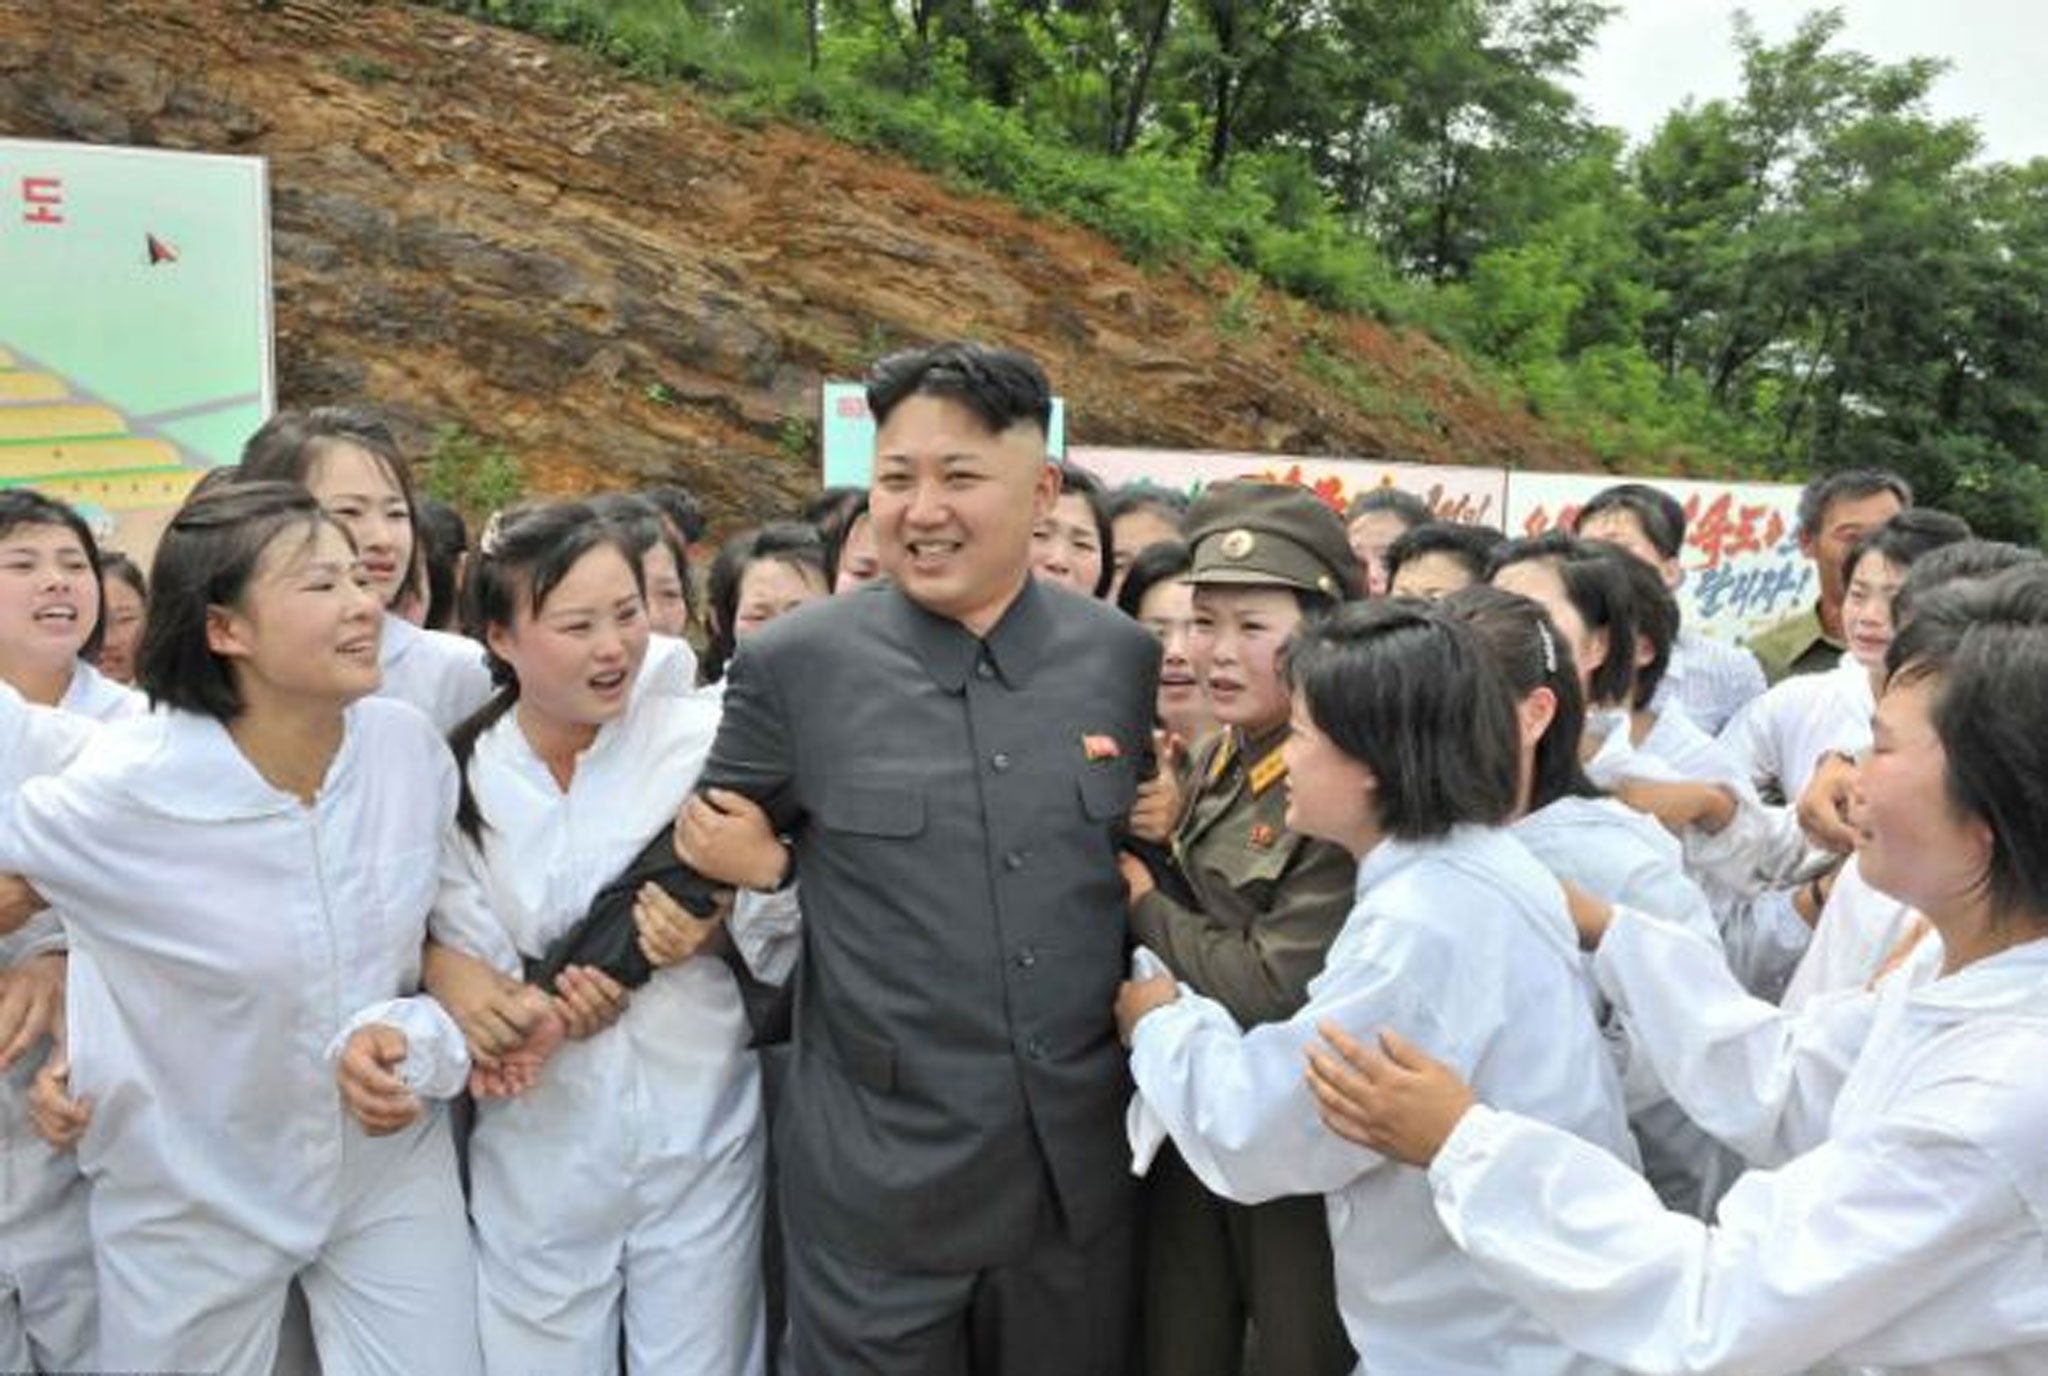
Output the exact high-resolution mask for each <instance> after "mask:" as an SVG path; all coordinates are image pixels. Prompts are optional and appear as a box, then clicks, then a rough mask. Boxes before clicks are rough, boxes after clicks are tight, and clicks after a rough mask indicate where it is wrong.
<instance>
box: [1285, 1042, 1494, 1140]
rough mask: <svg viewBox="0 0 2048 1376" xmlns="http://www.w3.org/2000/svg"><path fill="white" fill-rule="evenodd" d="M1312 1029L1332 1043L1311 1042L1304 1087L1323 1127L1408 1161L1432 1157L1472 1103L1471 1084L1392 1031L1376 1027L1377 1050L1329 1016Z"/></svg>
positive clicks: (1345, 1137)
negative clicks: (1313, 1099)
mask: <svg viewBox="0 0 2048 1376" xmlns="http://www.w3.org/2000/svg"><path fill="white" fill-rule="evenodd" d="M1316 1030H1317V1031H1318V1032H1320V1033H1322V1034H1323V1040H1324V1041H1325V1042H1326V1043H1328V1046H1329V1049H1328V1050H1325V1049H1324V1048H1322V1047H1310V1048H1309V1052H1308V1086H1309V1089H1310V1091H1311V1092H1313V1093H1314V1094H1315V1096H1316V1111H1317V1112H1318V1113H1319V1114H1320V1115H1321V1117H1322V1120H1323V1125H1324V1126H1325V1127H1327V1128H1329V1129H1330V1131H1332V1132H1334V1133H1336V1134H1337V1135H1338V1136H1339V1137H1342V1138H1343V1139H1344V1140H1345V1141H1347V1142H1356V1143H1357V1144H1358V1145H1359V1146H1361V1147H1369V1148H1370V1149H1372V1150H1373V1151H1376V1152H1378V1153H1379V1154H1380V1155H1382V1156H1387V1157H1391V1158H1393V1159H1394V1160H1396V1161H1405V1162H1407V1163H1408V1164H1409V1165H1411V1166H1427V1165H1428V1164H1429V1163H1430V1162H1432V1161H1434V1160H1436V1154H1437V1153H1438V1152H1439V1151H1441V1150H1443V1145H1444V1143H1445V1142H1446V1141H1447V1140H1448V1139H1449V1138H1450V1135H1451V1132H1452V1130H1453V1129H1455V1128H1456V1127H1457V1126H1458V1122H1459V1120H1460V1119H1462V1118H1463V1117H1464V1116H1465V1112H1466V1110H1468V1109H1470V1108H1471V1107H1472V1104H1473V1098H1472V1090H1471V1087H1470V1086H1468V1085H1467V1084H1466V1083H1465V1082H1464V1081H1463V1080H1461V1079H1459V1078H1458V1076H1457V1074H1456V1073H1455V1072H1454V1071H1452V1069H1451V1068H1450V1067H1449V1066H1447V1065H1445V1064H1443V1062H1441V1061H1438V1060H1434V1059H1432V1058H1431V1057H1430V1056H1429V1055H1427V1054H1426V1053H1425V1052H1424V1051H1423V1050H1422V1048H1421V1047H1418V1046H1416V1045H1415V1044H1413V1043H1412V1042H1409V1041H1407V1040H1406V1039H1405V1038H1403V1037H1401V1036H1400V1035H1398V1034H1397V1033H1395V1032H1393V1031H1392V1030H1391V1029H1382V1030H1381V1032H1380V1038H1379V1040H1380V1044H1379V1048H1378V1049H1377V1050H1374V1049H1372V1048H1370V1047H1367V1046H1364V1045H1363V1044H1361V1043H1360V1042H1358V1041H1357V1040H1356V1039H1355V1038H1353V1037H1350V1036H1348V1035H1346V1034H1345V1032H1344V1029H1342V1028H1341V1027H1338V1026H1337V1025H1336V1024H1335V1023H1332V1022H1327V1021H1326V1022H1322V1023H1318V1024H1317V1026H1316Z"/></svg>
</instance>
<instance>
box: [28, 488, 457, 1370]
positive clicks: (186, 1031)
mask: <svg viewBox="0 0 2048 1376" xmlns="http://www.w3.org/2000/svg"><path fill="white" fill-rule="evenodd" d="M151 582H152V583H153V584H154V585H155V586H156V588H157V590H158V603H157V607H156V613H155V615H154V616H153V617H152V619H151V622H150V626H149V629H148V631H147V632H146V634H145V637H144V641H143V646H142V652H141V661H140V666H139V675H140V681H141V682H142V684H143V686H144V688H145V689H146V691H147V692H148V693H149V694H150V696H151V698H152V700H154V701H155V702H156V703H157V704H158V710H157V711H156V712H155V713H153V714H151V715H150V716H147V717H142V718H137V719H133V720H130V721H125V722H120V723H116V724H113V725H110V726H108V727H105V728H103V729H102V731H101V732H100V734H99V736H98V737H97V738H96V739H95V740H94V741H93V743H92V744H91V745H90V746H89V747H87V749H86V751H85V753H84V754H83V755H81V756H80V757H79V759H78V760H77V761H76V762H75V763H74V764H73V765H72V766H71V767H70V768H69V769H67V770H66V771H65V772H64V773H63V774H61V775H58V776H55V777H52V778H44V779H37V780H32V781H31V782H29V783H28V784H27V785H25V786H24V787H23V788H22V789H20V790H19V792H18V793H17V795H16V797H15V799H14V800H13V805H12V807H11V808H10V810H9V811H8V813H7V815H6V817H5V818H4V820H0V871H5V872H11V873H17V874H19V875H21V876H22V877H23V878H25V879H26V880H28V881H29V882H30V883H31V884H33V885H34V886H35V888H36V889H37V890H38V891H39V892H40V893H41V894H42V895H43V896H44V897H46V898H47V899H48V900H49V901H50V903H51V904H52V905H53V906H55V907H56V908H58V909H59V910H61V911H62V912H63V914H64V919H65V923H66V926H67V929H68V932H69V935H70V939H71V970H70V977H69V978H70V983H69V990H68V998H67V1001H68V1025H69V1035H70V1057H71V1089H72V1092H73V1093H74V1094H75V1095H77V1096H78V1097H79V1098H80V1099H81V1100H83V1101H85V1102H87V1103H89V1104H90V1105H91V1110H92V1111H91V1121H90V1126H89V1127H87V1128H86V1130H85V1134H84V1137H83V1138H82V1140H81V1141H80V1143H79V1147H78V1154H79V1161H80V1164H81V1166H82V1168H83V1169H84V1171H85V1174H86V1176H87V1178H88V1179H89V1181H90V1182H91V1187H92V1197H91V1202H90V1205H89V1216H90V1223H91V1233H92V1241H93V1248H94V1258H95V1263H96V1266H97V1273H98V1282H99V1301H100V1320H99V1349H98V1353H97V1360H98V1363H99V1365H100V1366H101V1367H103V1368H106V1369H111V1370H207V1371H220V1372H228V1373H236V1374H237V1376H240V1374H241V1373H249V1374H251V1376H260V1374H261V1373H265V1372H267V1371H268V1370H269V1368H270V1364H271V1360H272V1357H273V1355H274V1353H275V1349H276V1346H277V1334H278V1316H279V1314H280V1312H281V1310H282V1307H283V1304H284V1299H285V1291H286V1287H287V1285H288V1284H289V1283H290V1282H291V1281H292V1279H293V1278H294V1277H297V1278H298V1279H299V1280H300V1282H301V1283H302V1284H303V1286H304V1288H305V1291H306V1294H307V1297H308V1299H309V1301H310V1303H311V1307H312V1314H313V1327H314V1332H315V1336H316V1340H317V1343H318V1346H319V1350H320V1357H321V1361H322V1364H323V1366H324V1367H325V1369H326V1370H327V1371H328V1372H329V1373H330V1376H352V1373H385V1372H388V1373H393V1376H396V1374H397V1373H402V1372H412V1371H422V1370H431V1371H435V1372H443V1371H446V1372H451V1373H464V1372H475V1371H476V1370H477V1369H478V1358H477V1350H476V1336H475V1329H474V1323H473V1314H474V1282H473V1274H472V1271H471V1265H472V1263H471V1261H470V1249H469V1242H468V1236H467V1230H466V1229H465V1227H464V1223H463V1216H462V1201H461V1197H460V1194H459V1192H458V1189H457V1185H456V1179H455V1169H454V1154H453V1149H452V1147H451V1145H450V1141H449V1135H448V1129H447V1123H446V1119H445V1117H444V1115H443V1114H442V1113H441V1112H440V1111H439V1109H438V1107H437V1106H432V1105H430V1104H429V1102H428V1101H429V1100H431V1099H434V1098H438V1097H445V1096H446V1095H448V1094H450V1093H452V1092H454V1090H455V1089H456V1088H458V1087H459V1085H460V1084H461V1081H462V1079H463V1077H464V1075H465V1074H466V1072H467V1069H468V1063H467V1058H466V1057H465V1056H464V1054H463V1050H462V1045H461V1038H460V1034H459V1033H458V1032H457V1030H456V1028H455V1026H454V1024H453V1022H452V1021H451V1020H450V1019H449V1018H448V1017H447V1015H446V1014H445V1013H443V1012H442V1011H441V1010H440V1009H439V1007H438V1006H437V1005H435V1004H434V1003H433V1002H432V1000H430V999H426V998H422V997H418V996H417V993H416V991H417V985H418V970H419V951H420V945H421V943H422V941H423V940H424V938H425V933H426V923H427V914H428V910H429V907H430V906H431V904H432V901H433V898H434V875H433V871H434V857H435V854H436V849H437V848H436V844H435V840H436V838H437V837H438V836H439V835H440V834H441V831H442V829H443V827H444V826H445V824H446V820H447V818H448V817H450V816H451V815H452V813H453V810H454V804H455V788H456V779H455V769H454V763H453V761H452V760H451V759H450V758H449V757H448V754H447V751H446V749H445V747H443V746H442V745H441V743H440V741H439V740H438V739H437V738H436V737H435V735H434V734H433V731H432V729H431V728H430V727H429V726H428V725H427V724H426V723H425V722H424V721H423V720H421V718H420V717H419V716H418V714H417V713H415V712H412V711H410V710H409V709H404V708H401V707H398V706H396V705H393V704H387V703H381V702H375V701H364V699H366V698H368V697H369V695H370V694H371V693H372V692H373V691H374V689H375V688H376V685H377V629H378V621H379V615H380V611H379V608H378V606H377V603H376V600H375V598H374V597H373V596H372V595H371V594H370V593H368V592H367V591H366V590H365V589H364V587H363V586H362V585H361V583H360V582H359V574H358V566H357V561H356V556H355V552H354V550H353V549H352V548H351V546H350V544H349V541H348V537H347V535H346V533H345V532H344V531H343V530H342V529H341V528H340V527H339V526H337V525H336V524H335V523H334V522H332V521H331V520H329V519H328V518H326V517H325V516H323V515H322V513H321V512H320V509H319V507H318V506H317V505H316V504H315V503H314V502H313V500H312V499H311V498H310V497H309V496H308V495H307V494H306V493H305V492H304V491H303V490H302V489H300V488H297V487H294V486H289V485H286V484H277V483H263V484H247V485H240V486H228V487H222V488H216V489H215V490H214V491H213V492H211V493H209V494H206V495H204V496H202V497H200V498H199V499H197V500H195V501H193V502H192V503H190V504H189V505H188V506H187V507H186V508H185V509H184V510H183V511H181V512H180V513H179V514H178V516H176V517H175V518H174V519H173V520H172V522H171V525H170V527H169V529H168V530H167V531H166V532H165V535H164V538H163V542H162V544H161V545H160V546H159V549H158V553H157V560H156V567H155V569H154V570H153V571H152V577H151ZM138 896H146V899H147V907H146V914H138V913H137V902H138ZM173 1029H174V1030H175V1035H167V1032H169V1031H171V1030H173ZM337 1080H338V1081H339V1086H338V1087H337Z"/></svg>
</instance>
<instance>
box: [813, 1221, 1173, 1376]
mask: <svg viewBox="0 0 2048 1376" xmlns="http://www.w3.org/2000/svg"><path fill="white" fill-rule="evenodd" d="M786 1260H787V1263H788V1267H789V1305H790V1320H791V1323H792V1325H793V1334H792V1336H793V1338H794V1357H795V1366H796V1368H797V1370H798V1372H800V1373H801V1374H802V1376H1125V1374H1126V1372H1127V1371H1128V1369H1129V1368H1128V1346H1129V1342H1130V1334H1131V1328H1132V1310H1133V1307H1134V1299H1135V1295H1134V1289H1135V1287H1134V1279H1135V1265H1136V1260H1135V1253H1134V1234H1133V1229H1132V1227H1131V1224H1130V1221H1129V1220H1128V1219H1127V1220H1125V1221H1124V1222H1121V1223H1118V1224H1116V1225H1114V1226H1112V1227H1110V1228H1108V1229H1106V1230H1104V1231H1103V1232H1102V1233H1100V1234H1098V1235H1097V1236H1096V1237H1094V1238H1091V1239H1089V1241H1088V1242H1087V1243H1086V1244H1084V1245H1077V1244H1076V1243H1074V1242H1072V1241H1070V1240H1069V1239H1068V1237H1067V1236H1066V1231H1065V1229H1064V1228H1063V1227H1062V1226H1061V1225H1060V1224H1059V1223H1058V1221H1057V1220H1056V1219H1054V1218H1053V1217H1052V1216H1051V1214H1050V1211H1048V1213H1047V1215H1046V1216H1045V1217H1043V1218H1042V1219H1041V1221H1040V1226H1039V1227H1038V1229H1037V1234H1036V1237H1035V1240H1034V1242H1033V1244H1032V1247H1031V1250H1030V1251H1029V1252H1028V1253H1027V1254H1026V1255H1024V1256H1023V1257H1021V1258H1019V1259H1018V1260H1017V1261H1015V1262H1013V1263H1010V1264H1008V1265H1003V1266H995V1267H990V1268H988V1269H986V1270H982V1271H968V1272H953V1273H938V1274H926V1273H920V1272H911V1271H898V1270H892V1269H885V1268H878V1267H875V1266H871V1265H869V1264H867V1263H864V1262H861V1261H857V1260H854V1259H853V1258H850V1257H846V1256H843V1255H840V1254H838V1253H835V1252H833V1251H832V1250H831V1249H829V1248H827V1247H824V1246H821V1245H820V1244H819V1243H818V1242H816V1241H815V1240H814V1239H809V1238H805V1237H802V1236H800V1235H799V1234H798V1233H797V1232H796V1231H794V1230H792V1232H791V1235H790V1236H789V1248H788V1253H787V1257H786Z"/></svg>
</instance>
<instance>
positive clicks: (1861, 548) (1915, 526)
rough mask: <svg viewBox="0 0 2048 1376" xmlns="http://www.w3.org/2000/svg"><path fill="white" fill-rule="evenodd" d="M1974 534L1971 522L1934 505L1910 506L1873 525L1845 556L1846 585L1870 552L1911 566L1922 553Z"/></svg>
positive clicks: (1900, 565)
mask: <svg viewBox="0 0 2048 1376" xmlns="http://www.w3.org/2000/svg"><path fill="white" fill-rule="evenodd" d="M1969 538H1970V523H1969V522H1968V521H1965V520H1964V519H1963V518H1962V517H1960V516H1951V515H1949V514H1948V513H1947V512H1946V511H1936V510H1935V509H1934V508H1933V507H1931V506H1909V507H1907V508H1906V509H1905V510H1904V511H1901V512H1900V513H1899V514H1898V515H1896V516H1894V517H1892V518H1891V519H1890V520H1889V521H1886V522H1885V523H1884V524H1883V525H1881V526H1872V527H1871V528H1870V529H1869V530H1866V531H1864V532H1863V535H1862V538H1860V539H1859V540H1857V541H1856V543H1855V544H1853V545H1851V546H1849V552H1848V553H1847V554H1845V555H1843V556H1842V585H1843V586H1844V587H1847V586H1848V585H1849V583H1850V582H1851V581H1852V580H1853V579H1854V578H1855V577H1856V566H1857V565H1858V564H1860V563H1862V562H1863V556H1864V555H1866V554H1877V555H1882V556H1883V557H1884V561H1885V562H1886V563H1888V564H1890V565H1892V566H1893V567H1895V568H1898V569H1902V570H1903V569H1910V568H1912V567H1913V565H1914V564H1916V563H1918V562H1919V561H1920V556H1921V555H1923V554H1930V553H1932V552H1933V551H1935V550H1938V549H1940V548H1942V547H1943V546H1944V545H1959V544H1961V543H1962V542H1963V541H1965V540H1967V539H1969Z"/></svg>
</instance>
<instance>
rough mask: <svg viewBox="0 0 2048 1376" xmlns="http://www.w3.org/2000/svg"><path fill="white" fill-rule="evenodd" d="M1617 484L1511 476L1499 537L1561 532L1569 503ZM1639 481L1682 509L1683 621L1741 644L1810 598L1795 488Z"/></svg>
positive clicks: (1605, 479)
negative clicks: (1554, 529)
mask: <svg viewBox="0 0 2048 1376" xmlns="http://www.w3.org/2000/svg"><path fill="white" fill-rule="evenodd" d="M1623 481H1627V479H1625V478H1623V477H1620V476H1615V475H1606V474H1571V473H1515V474H1512V475H1511V476H1510V477H1509V479H1508V502H1507V515H1508V519H1507V531H1508V534H1510V535H1540V534H1542V533H1543V532H1544V531H1546V530H1549V529H1551V528H1552V527H1554V526H1558V525H1565V526H1569V525H1570V524H1571V522H1572V520H1573V518H1574V517H1575V516H1576V515H1577V514H1578V509H1579V504H1580V503H1582V502H1584V501H1585V500H1586V499H1587V498H1589V497H1591V496H1592V495H1593V494H1594V493H1596V492H1598V491H1599V490H1600V489H1601V488H1603V487H1608V486H1610V485H1612V484H1614V483H1617V482H1623ZM1639 481H1643V482H1647V483H1649V484H1650V485H1651V486H1654V487H1657V488H1661V489H1662V490H1664V491H1666V492H1669V493H1670V494H1671V495H1672V496H1674V497H1676V498H1677V499H1678V500H1679V501H1681V502H1683V503H1684V504H1685V514H1686V532H1685V552H1684V555H1683V557H1682V559H1681V561H1680V562H1681V564H1682V566H1683V568H1684V571H1685V581H1684V582H1683V583H1682V584H1680V585H1679V589H1678V600H1679V602H1680V603H1681V604H1682V605H1683V606H1684V608H1685V619H1686V622H1687V624H1689V625H1693V626H1697V627H1698V628H1699V629H1701V630H1703V631H1705V632H1707V633H1708V634H1710V635H1714V636H1719V637H1721V638H1722V639H1725V640H1747V639H1748V638H1749V637H1750V636H1752V635H1754V634H1756V633H1757V632H1758V631H1760V630H1763V629H1764V628H1765V627H1767V626H1770V625H1772V624H1773V623H1775V622H1778V621H1782V620H1784V619H1785V618H1786V617H1788V616H1791V615H1792V614H1793V613H1794V612H1796V611H1798V610H1799V609H1800V608H1802V607H1805V606H1808V605H1810V604H1811V603H1812V602H1813V600H1814V598H1816V597H1818V596H1819V595H1820V589H1819V584H1818V581H1817V575H1816V574H1815V573H1814V569H1813V565H1812V563H1810V562H1809V561H1808V560H1807V558H1806V557H1805V556H1804V555H1802V554H1801V553H1800V552H1799V542H1798V531H1799V489H1798V488H1797V487H1794V486H1790V485H1788V484H1779V483H1710V482H1689V481H1686V480H1684V479H1679V478H1645V479H1640V480H1639Z"/></svg>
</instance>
